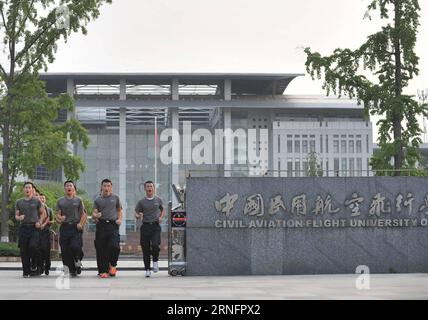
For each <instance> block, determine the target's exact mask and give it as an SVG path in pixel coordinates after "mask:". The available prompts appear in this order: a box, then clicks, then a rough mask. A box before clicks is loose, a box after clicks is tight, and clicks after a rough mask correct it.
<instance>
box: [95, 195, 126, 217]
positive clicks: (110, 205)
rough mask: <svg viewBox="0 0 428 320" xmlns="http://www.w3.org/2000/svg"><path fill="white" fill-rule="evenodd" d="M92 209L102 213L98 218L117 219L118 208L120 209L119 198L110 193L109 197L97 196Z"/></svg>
mask: <svg viewBox="0 0 428 320" xmlns="http://www.w3.org/2000/svg"><path fill="white" fill-rule="evenodd" d="M94 209H97V210H98V212H101V213H102V216H101V219H100V220H117V219H118V218H119V217H118V210H120V209H122V203H121V202H120V198H119V197H118V196H117V195H115V194H112V195H110V196H109V197H103V196H99V197H98V198H96V199H95V202H94Z"/></svg>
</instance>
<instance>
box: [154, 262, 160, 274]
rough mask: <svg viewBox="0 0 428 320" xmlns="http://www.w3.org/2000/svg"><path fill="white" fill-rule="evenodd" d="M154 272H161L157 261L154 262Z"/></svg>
mask: <svg viewBox="0 0 428 320" xmlns="http://www.w3.org/2000/svg"><path fill="white" fill-rule="evenodd" d="M153 272H154V273H156V272H159V263H158V262H157V261H156V262H153Z"/></svg>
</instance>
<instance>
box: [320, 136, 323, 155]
mask: <svg viewBox="0 0 428 320" xmlns="http://www.w3.org/2000/svg"><path fill="white" fill-rule="evenodd" d="M320 151H321V153H323V141H322V135H321V137H320Z"/></svg>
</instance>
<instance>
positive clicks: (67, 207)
mask: <svg viewBox="0 0 428 320" xmlns="http://www.w3.org/2000/svg"><path fill="white" fill-rule="evenodd" d="M56 210H57V211H61V213H62V215H64V216H65V221H64V222H65V223H76V224H77V223H79V222H80V218H81V217H82V214H83V211H84V206H83V201H82V199H80V198H79V197H73V198H71V199H69V198H67V197H62V198H61V199H59V200H58V202H57V203H56Z"/></svg>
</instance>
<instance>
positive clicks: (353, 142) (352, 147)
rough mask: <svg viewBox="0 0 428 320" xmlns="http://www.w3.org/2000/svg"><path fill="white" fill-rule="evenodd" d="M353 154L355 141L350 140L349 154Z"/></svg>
mask: <svg viewBox="0 0 428 320" xmlns="http://www.w3.org/2000/svg"><path fill="white" fill-rule="evenodd" d="M354 152H355V141H354V140H350V141H349V153H354Z"/></svg>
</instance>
